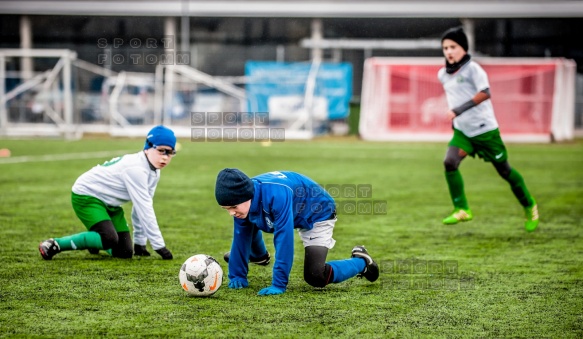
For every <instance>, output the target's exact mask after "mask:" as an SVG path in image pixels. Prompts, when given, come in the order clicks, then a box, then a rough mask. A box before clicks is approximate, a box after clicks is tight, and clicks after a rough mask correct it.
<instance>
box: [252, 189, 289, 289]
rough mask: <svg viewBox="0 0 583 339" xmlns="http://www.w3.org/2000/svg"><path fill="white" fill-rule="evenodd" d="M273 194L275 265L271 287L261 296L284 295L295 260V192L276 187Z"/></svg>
mask: <svg viewBox="0 0 583 339" xmlns="http://www.w3.org/2000/svg"><path fill="white" fill-rule="evenodd" d="M271 194H272V199H270V200H271V201H272V206H271V210H272V211H273V216H274V220H273V227H274V232H273V244H274V247H275V263H274V264H273V277H272V280H271V286H269V287H266V288H264V289H262V290H261V291H259V295H274V294H281V293H284V292H285V290H286V288H287V284H288V282H289V274H290V272H291V268H292V265H293V260H294V216H293V192H292V191H291V190H290V189H289V188H288V187H285V186H275V185H274V187H273V190H271Z"/></svg>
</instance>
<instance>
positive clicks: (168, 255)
mask: <svg viewBox="0 0 583 339" xmlns="http://www.w3.org/2000/svg"><path fill="white" fill-rule="evenodd" d="M156 253H158V254H159V255H160V256H161V257H162V259H164V260H170V259H172V253H171V252H170V251H169V250H168V249H167V248H166V247H162V248H160V249H157V250H156Z"/></svg>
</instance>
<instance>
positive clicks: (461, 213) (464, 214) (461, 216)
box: [443, 208, 474, 225]
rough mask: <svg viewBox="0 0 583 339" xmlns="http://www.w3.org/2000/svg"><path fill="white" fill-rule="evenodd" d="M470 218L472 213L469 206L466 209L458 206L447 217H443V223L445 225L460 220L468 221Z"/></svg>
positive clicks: (472, 217)
mask: <svg viewBox="0 0 583 339" xmlns="http://www.w3.org/2000/svg"><path fill="white" fill-rule="evenodd" d="M472 219H474V215H473V214H472V211H470V209H469V208H468V209H467V210H464V209H462V208H460V209H457V210H455V211H453V213H452V214H451V215H450V216H448V217H447V218H445V219H443V223H444V224H446V225H455V224H457V223H458V222H460V221H470V220H472Z"/></svg>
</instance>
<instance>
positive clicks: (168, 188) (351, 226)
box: [0, 138, 583, 338]
mask: <svg viewBox="0 0 583 339" xmlns="http://www.w3.org/2000/svg"><path fill="white" fill-rule="evenodd" d="M141 146H142V141H141V140H138V139H133V140H131V139H99V138H93V139H85V140H81V141H62V140H25V141H20V140H0V148H9V149H10V150H11V151H12V157H10V158H4V159H0V225H1V226H0V244H1V245H0V263H1V265H0V336H2V337H12V336H15V337H97V336H106V335H107V336H115V337H118V336H120V337H195V338H205V337H206V338H216V337H249V338H255V337H274V338H296V337H302V338H332V337H334V338H339V337H343V338H344V337H364V338H374V337H377V338H390V337H399V338H401V337H406V338H419V337H443V338H445V337H448V338H449V337H496V338H500V337H525V338H539V337H554V338H576V337H579V338H580V337H582V336H583V241H582V235H583V228H582V227H583V222H582V220H583V203H582V202H583V142H582V141H581V140H579V141H577V142H573V143H567V144H552V145H517V144H509V145H507V146H508V148H509V153H510V163H511V165H513V167H515V168H517V169H518V170H519V171H520V172H521V173H522V174H523V176H524V178H525V180H526V182H527V185H528V187H529V189H530V191H531V192H532V193H533V195H534V196H535V198H536V199H537V201H538V203H539V211H540V215H541V224H540V225H539V228H538V229H537V230H536V231H535V232H533V233H526V232H525V231H524V229H523V212H522V208H521V207H520V205H519V204H518V202H517V201H516V200H515V198H514V196H513V195H512V193H511V191H510V189H509V187H508V185H507V183H506V182H505V181H503V180H502V179H501V178H499V177H498V175H497V174H496V172H495V170H494V169H493V168H492V166H491V165H490V164H487V163H484V162H482V161H481V160H476V159H467V160H466V161H464V163H463V164H462V166H461V170H462V173H463V175H464V179H465V183H466V192H467V196H468V199H469V202H470V205H471V207H472V210H473V212H474V215H475V219H474V220H473V221H471V222H468V223H463V224H459V225H455V226H444V225H442V224H441V219H442V218H443V217H445V216H446V215H447V214H448V213H449V212H450V211H451V205H450V200H449V196H448V192H447V187H446V183H445V179H444V175H443V169H442V159H443V155H444V152H445V147H446V146H445V143H435V144H433V143H410V144H405V143H368V142H363V141H358V140H356V139H320V140H315V141H312V142H299V141H286V142H282V143H273V144H272V145H271V147H263V146H262V145H261V144H260V143H210V142H207V143H192V142H189V141H187V140H182V146H183V147H182V148H183V149H182V151H181V152H180V154H179V155H178V156H176V157H175V158H174V160H173V161H172V164H171V165H170V166H169V167H168V168H166V169H164V170H163V171H162V178H161V180H160V183H159V185H158V188H157V192H156V196H155V209H156V212H157V216H158V221H159V223H160V225H161V228H162V233H163V235H164V237H165V240H166V243H167V246H168V248H169V249H170V250H171V251H172V252H173V253H174V260H172V261H163V260H161V259H160V258H159V256H157V255H155V254H154V255H153V256H152V257H149V258H134V259H131V260H122V259H114V258H111V257H108V256H107V255H106V254H102V255H97V256H95V255H90V254H89V253H87V251H76V252H66V253H61V254H59V255H57V256H56V257H55V258H54V259H53V260H52V261H44V260H42V259H41V257H40V255H39V253H38V249H37V247H38V244H39V242H40V241H41V240H43V239H46V238H49V237H58V236H63V235H68V234H72V233H78V232H81V231H83V230H84V227H83V226H82V224H81V223H80V221H78V220H77V218H76V216H75V214H74V213H73V210H72V208H71V205H70V189H71V186H72V184H73V182H74V181H75V180H76V178H77V176H79V175H80V174H81V173H83V172H84V171H86V170H88V169H89V168H91V167H92V166H94V165H96V164H98V163H102V162H103V161H105V160H108V159H110V158H112V157H114V156H116V155H120V154H119V153H121V154H123V153H125V152H126V151H127V152H129V151H134V150H135V151H138V150H139V149H141ZM97 152H100V153H97ZM84 153H85V154H84ZM47 159H53V160H55V161H47ZM67 159H68V160H67ZM224 167H238V168H240V169H242V170H243V171H245V172H246V173H247V174H249V175H251V176H252V175H256V174H259V173H263V172H267V171H272V170H293V171H298V172H302V173H304V174H307V175H308V176H310V177H312V178H313V179H315V180H316V181H318V182H319V183H321V184H323V185H332V184H338V185H371V186H372V198H373V199H374V200H380V201H386V203H387V211H386V212H387V213H386V214H385V215H383V214H381V215H371V214H368V215H358V214H357V215H348V214H342V215H340V216H339V221H338V223H337V224H336V228H335V231H334V238H335V239H336V240H337V243H336V247H335V248H334V249H333V250H331V251H330V253H329V259H331V260H334V259H343V258H347V257H349V256H350V251H351V249H352V247H353V246H354V245H358V244H364V245H366V246H367V248H368V249H369V251H370V253H371V254H372V255H373V257H374V258H375V259H376V260H377V261H378V262H379V263H380V266H381V277H380V279H379V281H377V282H375V283H369V282H367V281H366V280H360V279H351V280H349V281H347V282H344V283H341V284H337V285H329V286H328V287H326V288H324V289H314V288H312V287H310V286H309V285H308V284H307V283H305V282H304V281H303V277H302V276H303V250H302V246H301V242H300V240H299V237H297V236H296V243H295V244H296V248H295V253H296V260H295V264H294V267H293V270H292V274H291V277H290V284H289V287H288V290H287V292H286V293H285V294H283V295H280V296H272V297H259V296H257V295H256V294H257V292H258V291H259V290H260V289H261V288H263V287H266V286H268V285H269V284H270V282H271V268H272V264H271V265H270V266H269V267H267V268H265V267H258V266H251V268H250V275H249V280H250V287H249V288H247V289H244V290H239V291H234V290H229V289H228V288H227V287H226V285H227V279H226V277H225V280H224V282H223V287H222V288H221V289H220V290H219V291H218V292H217V293H216V294H215V295H214V296H212V297H210V298H192V297H187V296H186V294H185V292H184V291H183V290H182V289H181V288H180V286H179V283H178V271H179V268H180V266H181V264H182V263H183V261H184V260H186V258H188V257H189V256H191V255H193V254H197V253H205V254H209V255H212V256H215V257H216V258H218V259H219V262H220V263H221V265H222V267H223V269H224V270H225V276H226V274H227V272H226V264H225V263H224V262H223V261H222V259H220V258H222V254H223V253H224V252H225V251H227V250H229V248H230V243H231V235H232V226H231V222H232V221H231V220H230V217H229V216H228V215H227V213H226V212H224V211H223V210H221V209H220V208H219V207H218V206H217V205H216V202H215V199H214V181H215V178H216V174H217V173H218V171H219V170H220V169H222V168H224ZM339 200H346V199H339ZM129 208H130V205H127V206H126V215H129ZM265 239H266V243H267V245H268V249H269V250H270V251H271V252H272V253H273V245H272V242H271V241H272V239H273V238H272V236H271V235H266V236H265ZM407 265H409V266H407ZM407 269H408V270H407ZM441 269H443V270H441Z"/></svg>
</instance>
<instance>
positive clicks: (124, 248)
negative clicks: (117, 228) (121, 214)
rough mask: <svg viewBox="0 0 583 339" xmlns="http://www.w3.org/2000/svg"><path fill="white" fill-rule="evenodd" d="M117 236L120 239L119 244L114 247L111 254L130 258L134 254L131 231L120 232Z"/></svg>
mask: <svg viewBox="0 0 583 339" xmlns="http://www.w3.org/2000/svg"><path fill="white" fill-rule="evenodd" d="M117 236H118V238H119V241H118V242H117V246H116V247H114V248H112V251H111V255H112V256H113V257H116V258H123V259H130V258H131V257H132V256H133V254H134V251H133V250H132V237H131V235H130V232H129V231H128V232H118V233H117Z"/></svg>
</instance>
